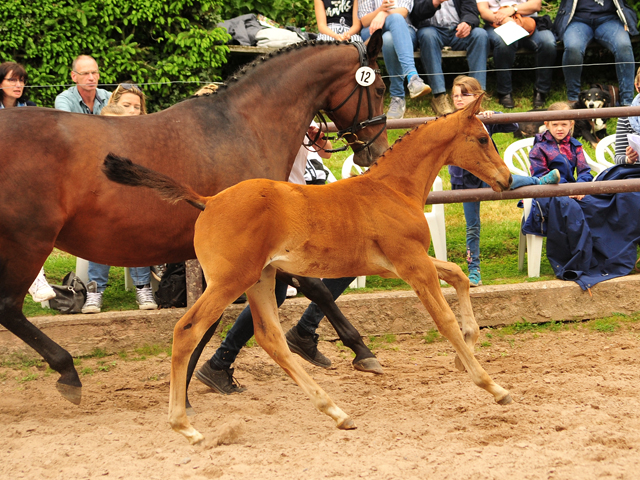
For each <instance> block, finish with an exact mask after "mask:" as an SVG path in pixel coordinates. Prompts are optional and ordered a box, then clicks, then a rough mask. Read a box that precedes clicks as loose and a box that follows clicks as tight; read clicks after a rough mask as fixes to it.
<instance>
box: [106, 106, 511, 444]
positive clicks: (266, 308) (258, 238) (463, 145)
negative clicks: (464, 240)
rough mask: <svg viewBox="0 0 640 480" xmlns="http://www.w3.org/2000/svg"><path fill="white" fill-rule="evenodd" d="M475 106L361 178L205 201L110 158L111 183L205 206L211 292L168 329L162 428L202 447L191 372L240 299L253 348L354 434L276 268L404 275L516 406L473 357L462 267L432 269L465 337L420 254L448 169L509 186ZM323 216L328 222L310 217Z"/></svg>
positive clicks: (476, 372)
mask: <svg viewBox="0 0 640 480" xmlns="http://www.w3.org/2000/svg"><path fill="white" fill-rule="evenodd" d="M481 100H482V99H481V98H479V99H478V100H477V101H476V102H475V103H473V104H470V105H469V106H467V108H465V109H464V110H461V111H458V112H456V113H453V114H450V115H447V116H445V117H442V118H439V119H437V120H436V121H434V122H430V123H428V124H426V125H422V126H420V127H418V128H417V129H415V130H413V131H411V132H410V133H408V134H406V135H405V136H404V137H403V138H402V139H400V140H398V141H397V142H396V144H395V145H394V146H393V147H392V149H390V150H388V151H387V152H386V153H384V154H383V156H382V157H381V158H380V159H379V160H378V161H377V162H376V163H374V165H373V166H372V167H371V168H370V169H369V171H368V172H367V173H366V174H364V175H361V176H358V177H353V178H350V179H346V180H342V181H339V182H336V183H333V184H330V185H324V186H300V185H294V184H291V183H285V182H276V181H271V180H248V181H244V182H242V183H239V184H238V185H235V186H233V187H230V188H228V189H226V190H224V191H223V192H221V193H219V194H217V195H215V196H213V197H202V196H200V195H198V194H197V193H195V192H194V191H193V190H191V189H190V188H189V187H186V186H183V185H181V184H178V183H177V182H175V181H173V180H172V179H170V178H168V177H166V176H164V175H162V174H158V173H156V172H153V171H150V170H148V169H146V168H144V167H141V166H138V165H135V164H132V163H131V162H130V161H128V160H126V159H122V158H119V157H116V156H114V155H111V154H110V155H109V156H108V157H107V159H106V160H105V166H104V167H103V170H104V171H105V173H106V174H107V176H108V177H109V178H110V179H111V180H114V181H116V182H119V183H124V184H128V185H136V186H147V187H150V188H154V189H156V190H157V192H158V193H159V194H160V195H161V196H162V197H164V198H165V199H167V200H170V201H173V202H178V201H180V200H185V201H187V202H188V203H190V204H191V205H193V206H195V207H197V208H200V209H201V210H203V212H202V213H201V214H200V216H199V218H198V220H197V222H196V226H195V250H196V254H197V256H198V259H199V260H200V263H201V264H202V268H203V270H204V274H205V277H206V280H207V289H206V291H205V292H204V294H203V295H202V297H200V299H199V300H198V301H197V303H196V304H195V305H194V306H193V307H192V308H191V309H190V310H189V311H188V312H187V313H186V314H185V315H184V317H182V318H181V319H180V321H179V322H178V323H177V324H176V326H175V329H174V332H173V354H172V358H171V392H170V403H169V422H170V424H171V426H172V427H173V429H174V430H175V431H177V432H180V433H182V434H183V435H184V436H185V437H187V439H188V440H189V441H190V442H191V443H192V444H195V443H198V442H200V441H202V440H203V438H204V437H203V436H202V434H200V433H199V432H198V431H197V430H196V429H195V428H193V427H192V426H191V424H190V423H189V420H188V419H187V415H186V412H185V395H186V391H185V385H186V380H187V364H188V362H189V357H190V356H191V353H192V352H193V350H194V348H195V347H196V345H197V344H198V342H199V341H200V339H201V337H202V335H203V334H204V333H205V332H206V331H207V329H208V328H209V327H210V326H211V325H212V324H213V322H215V320H216V319H217V318H218V317H220V315H221V313H222V312H223V310H224V309H225V308H226V307H227V306H228V305H229V304H231V302H233V300H235V299H236V298H238V297H239V296H240V295H241V294H242V293H243V292H245V291H246V293H247V298H248V300H249V304H250V305H251V311H252V314H253V321H254V326H255V337H256V340H257V342H258V344H260V346H261V347H262V348H264V349H265V351H266V352H267V353H268V354H269V355H270V356H271V357H272V358H273V359H274V360H275V361H276V362H277V363H278V364H279V365H280V366H281V367H282V368H283V369H284V370H285V371H286V372H287V374H288V375H289V376H290V377H291V378H292V379H293V380H294V381H295V382H296V383H297V384H298V385H299V386H300V387H301V388H302V390H303V391H304V392H305V393H306V394H307V395H308V396H309V397H310V398H311V400H312V402H313V404H314V405H315V407H316V408H317V409H318V410H320V411H321V412H323V413H326V414H327V415H329V416H330V417H331V418H333V419H334V420H335V422H336V424H337V426H338V428H342V429H351V428H355V424H354V422H353V420H352V419H351V418H350V417H349V416H348V415H347V414H346V413H344V412H343V411H342V410H341V409H340V408H338V407H337V406H336V405H335V404H334V403H333V401H332V400H331V398H329V396H328V395H327V394H326V393H325V392H324V391H323V390H322V389H321V388H320V386H319V385H318V384H317V383H315V382H314V381H313V379H312V378H311V377H310V376H309V375H308V374H307V373H306V371H305V370H304V369H303V368H302V367H301V366H300V364H299V363H298V362H297V361H296V360H294V358H293V355H292V354H291V352H290V351H289V349H288V348H287V343H286V341H285V338H284V335H283V333H282V329H281V328H280V322H279V320H278V309H277V307H276V302H275V296H274V284H275V274H276V269H282V270H284V271H286V272H291V273H294V274H299V275H305V276H314V277H345V276H353V275H380V276H384V277H400V278H402V279H403V280H405V281H406V282H407V283H408V284H409V285H411V287H412V288H413V289H414V291H415V292H416V294H417V295H418V297H419V298H420V300H421V301H422V303H423V304H424V306H425V307H426V309H427V311H428V312H429V313H430V314H431V317H432V318H433V320H434V322H435V323H436V325H437V327H438V330H439V331H440V333H441V334H442V335H444V336H445V337H446V338H447V339H449V341H450V342H451V343H452V344H453V346H454V348H455V350H456V352H457V354H458V358H459V361H460V362H461V363H462V365H463V366H464V368H466V370H467V372H469V375H470V376H471V378H472V380H473V381H474V383H475V384H476V385H478V386H479V387H481V388H484V389H485V390H487V391H488V392H489V393H491V394H492V395H493V396H494V398H495V400H496V401H497V402H498V403H499V404H503V405H504V404H508V403H510V402H511V397H510V396H509V392H508V391H507V390H505V389H504V388H502V387H500V386H499V385H497V384H496V383H495V382H494V381H493V380H492V379H491V378H490V377H489V375H488V374H487V373H486V372H485V371H484V370H483V368H482V367H481V366H480V364H479V363H478V361H477V360H476V359H475V357H474V356H473V344H474V343H475V340H476V339H477V331H478V326H477V323H476V322H475V319H474V318H473V312H472V311H471V303H470V302H469V301H468V297H469V294H468V289H469V282H468V280H467V279H466V277H465V276H464V275H463V274H462V272H461V270H460V268H459V267H457V266H455V265H453V264H449V263H447V262H438V270H439V271H440V276H441V277H442V278H447V277H448V278H449V279H451V280H452V281H455V282H457V283H458V285H457V287H458V288H459V289H461V288H460V285H464V287H465V291H464V292H463V293H464V294H466V300H465V301H464V302H463V304H464V305H465V306H464V308H463V321H462V323H463V332H464V333H465V336H466V337H467V338H466V339H465V336H463V334H462V333H461V331H460V328H459V327H458V323H457V322H456V318H455V316H454V314H453V312H452V311H451V308H450V307H449V305H448V304H447V302H446V300H445V299H444V296H443V294H442V292H441V289H440V284H439V281H438V273H437V271H436V266H435V265H434V259H432V258H430V257H429V256H428V254H427V251H428V249H429V242H430V241H431V237H430V233H429V227H428V225H427V221H426V220H425V217H424V214H423V212H424V205H425V203H426V199H427V195H428V193H429V190H430V189H431V185H432V183H433V181H434V179H435V177H436V175H437V174H438V172H439V171H440V168H441V167H442V166H443V165H449V164H452V165H457V166H460V167H462V168H464V169H466V170H469V171H470V172H472V173H474V174H475V175H477V176H478V177H480V178H482V179H483V180H484V181H485V182H487V183H488V184H489V185H490V186H491V187H492V188H493V189H494V190H495V191H503V190H506V189H507V188H508V187H509V185H510V183H511V175H510V174H509V170H508V169H507V167H506V166H505V164H504V163H503V161H502V159H501V158H500V155H498V152H497V151H496V149H495V147H494V145H493V142H492V141H491V139H490V137H489V135H488V133H487V131H486V129H485V128H484V126H483V125H482V122H480V120H478V119H477V118H476V113H477V112H478V109H479V107H480V102H481ZM322 209H326V211H327V212H326V215H317V214H314V215H310V214H309V212H312V211H313V212H317V211H318V210H322ZM241 219H248V220H241ZM462 279H464V280H462ZM464 281H466V283H461V282H464ZM465 341H466V343H465Z"/></svg>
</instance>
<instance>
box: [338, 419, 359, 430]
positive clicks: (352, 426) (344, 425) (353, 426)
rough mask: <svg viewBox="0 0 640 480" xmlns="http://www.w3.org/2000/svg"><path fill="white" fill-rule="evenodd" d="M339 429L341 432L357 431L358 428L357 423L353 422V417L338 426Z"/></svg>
mask: <svg viewBox="0 0 640 480" xmlns="http://www.w3.org/2000/svg"><path fill="white" fill-rule="evenodd" d="M338 428H339V429H340V430H355V429H356V428H358V427H356V422H354V421H353V420H351V417H347V418H345V419H344V420H343V421H342V422H340V423H339V424H338Z"/></svg>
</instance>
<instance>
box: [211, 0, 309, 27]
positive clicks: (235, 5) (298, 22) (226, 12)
mask: <svg viewBox="0 0 640 480" xmlns="http://www.w3.org/2000/svg"><path fill="white" fill-rule="evenodd" d="M246 13H255V14H262V15H264V16H265V17H268V18H270V19H271V20H273V21H274V22H276V23H279V24H280V25H283V26H287V25H295V26H298V27H311V28H313V29H314V30H315V27H316V15H315V11H314V9H313V0H226V1H225V2H224V5H223V6H222V11H221V14H222V18H223V19H225V20H228V19H230V18H233V17H237V16H239V15H244V14H246Z"/></svg>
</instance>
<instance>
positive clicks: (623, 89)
mask: <svg viewBox="0 0 640 480" xmlns="http://www.w3.org/2000/svg"><path fill="white" fill-rule="evenodd" d="M594 38H595V39H596V41H597V42H598V43H600V44H601V45H603V46H604V47H606V48H607V49H608V50H609V51H611V53H613V56H614V58H615V61H616V75H617V76H618V85H619V87H620V103H621V104H622V105H631V102H632V101H633V80H634V75H635V72H634V70H635V59H634V56H633V48H632V47H631V39H630V37H629V33H627V32H626V31H625V29H624V26H623V24H622V22H621V21H620V20H619V19H618V17H616V16H613V15H612V16H607V17H602V18H595V19H593V20H585V19H582V18H578V17H574V18H573V19H572V20H571V23H569V25H568V26H567V29H566V30H565V32H564V37H563V39H562V41H563V43H564V54H563V55H562V71H563V72H564V81H565V83H566V85H567V98H568V99H569V100H570V101H575V100H578V95H579V94H580V90H581V82H580V78H581V76H582V62H583V59H584V52H585V50H586V48H587V45H588V44H589V42H590V41H591V40H593V39H594Z"/></svg>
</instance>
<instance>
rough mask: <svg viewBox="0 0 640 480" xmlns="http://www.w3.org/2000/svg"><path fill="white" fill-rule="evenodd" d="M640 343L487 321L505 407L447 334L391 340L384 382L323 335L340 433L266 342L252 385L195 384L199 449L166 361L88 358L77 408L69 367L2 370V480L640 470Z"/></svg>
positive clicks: (620, 336) (635, 332)
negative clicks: (171, 410)
mask: <svg viewBox="0 0 640 480" xmlns="http://www.w3.org/2000/svg"><path fill="white" fill-rule="evenodd" d="M487 333H488V335H487ZM639 338H640V325H637V324H633V323H632V324H626V325H623V327H622V328H620V329H619V330H617V331H615V332H609V333H603V332H599V331H593V330H591V329H589V328H587V327H586V326H584V325H577V326H576V325H574V326H571V327H569V328H568V329H566V330H561V331H556V332H554V331H546V332H542V333H532V332H529V333H523V334H518V335H507V336H504V337H500V336H498V335H496V332H495V331H494V332H493V333H491V331H487V330H483V332H482V334H481V338H480V341H479V345H480V344H482V345H483V346H482V347H480V346H479V347H477V349H476V355H477V358H478V360H479V361H480V363H481V364H482V365H483V366H484V368H485V369H486V370H487V372H489V374H490V375H491V376H492V377H493V378H494V380H496V381H497V382H498V383H499V384H501V385H502V386H504V387H506V388H508V389H510V391H511V395H512V397H513V399H514V403H513V404H511V405H508V406H500V405H497V404H496V403H494V402H493V399H492V397H491V396H490V395H489V394H488V393H486V392H485V391H483V390H481V389H479V388H478V387H476V386H475V385H473V384H472V382H471V380H470V379H469V377H468V376H467V375H466V373H461V372H458V371H457V370H456V369H455V368H454V366H453V359H454V356H453V350H452V347H451V345H450V344H449V343H448V342H444V341H440V342H435V343H425V341H424V340H423V339H422V338H421V337H419V336H416V337H411V336H401V337H397V339H396V341H395V342H393V343H383V344H382V347H379V348H378V349H377V350H376V353H377V355H378V358H379V359H380V360H381V363H382V364H383V366H384V368H385V371H386V374H385V375H383V376H373V375H371V374H363V373H361V372H357V371H355V370H353V368H352V367H351V364H350V361H351V360H350V356H349V354H348V352H345V351H342V350H340V349H339V347H338V346H337V345H336V344H334V343H329V342H321V343H320V349H321V350H322V351H323V352H325V353H326V354H327V355H328V356H329V357H330V358H331V360H332V361H333V364H334V368H333V369H330V370H323V369H320V368H316V367H313V366H310V365H307V364H305V368H306V369H307V371H309V372H310V374H311V375H312V376H313V377H314V379H315V380H316V381H317V382H318V383H319V384H320V385H321V386H322V387H323V388H324V389H325V390H326V391H327V392H328V393H329V394H330V395H331V397H332V398H333V400H334V401H335V402H336V403H337V404H338V405H339V406H340V407H341V408H342V409H343V410H345V411H346V412H347V413H349V414H350V415H352V417H353V418H354V420H355V421H356V424H357V425H358V429H357V430H353V431H341V430H338V429H337V428H335V426H334V425H333V422H332V420H331V419H330V418H329V417H326V416H324V415H322V414H320V413H319V412H317V411H316V410H315V409H314V408H313V407H312V405H311V403H310V401H309V400H308V399H307V398H306V397H305V395H304V394H303V393H302V391H301V390H300V389H299V388H298V387H297V386H296V385H295V384H294V383H293V382H292V381H291V380H290V379H289V378H288V377H287V376H286V375H285V374H284V373H283V372H282V371H281V370H280V369H279V367H277V366H276V365H275V364H274V363H273V362H272V361H271V359H269V358H268V357H267V355H266V354H265V353H264V352H263V351H262V350H261V349H260V348H259V347H255V348H247V349H245V350H243V352H242V353H241V355H240V357H239V359H238V362H237V364H236V367H237V368H236V376H237V378H238V379H239V381H240V382H241V383H242V384H243V385H244V386H246V387H247V391H246V392H244V393H242V394H239V395H231V396H222V395H219V394H215V393H212V392H211V391H210V390H209V389H208V388H207V387H206V386H204V385H202V384H201V383H199V382H198V381H196V380H194V382H193V384H192V386H191V388H190V397H191V401H192V403H193V405H194V407H195V408H196V410H197V411H198V415H197V416H195V417H193V419H192V421H193V424H194V426H195V427H196V428H197V429H199V430H200V431H201V432H202V433H203V434H204V435H205V437H206V440H205V443H204V445H201V446H190V445H189V444H188V442H187V441H186V440H185V439H184V438H183V437H181V436H180V435H178V434H176V433H174V432H173V431H171V429H170V428H169V426H168V423H167V401H168V393H169V385H168V372H169V367H170V359H169V358H168V357H167V356H166V355H165V354H160V355H155V356H151V357H149V358H147V359H146V360H139V359H138V360H133V359H134V358H136V357H137V356H138V355H136V354H135V353H131V354H130V355H129V356H128V359H126V360H125V359H123V358H120V357H118V356H110V357H106V358H101V359H97V358H91V359H82V360H81V364H80V365H79V366H78V367H77V368H78V370H79V371H84V372H85V373H84V374H83V375H82V380H83V383H84V397H83V401H82V404H81V405H80V406H79V407H78V406H74V405H72V404H70V403H68V402H66V401H65V400H63V399H62V398H61V397H60V396H59V395H58V394H57V392H56V389H55V386H54V383H55V381H56V380H57V375H56V374H54V373H49V374H48V373H46V372H45V370H44V368H42V367H41V368H37V367H26V368H23V369H19V368H18V367H15V366H14V367H11V366H7V364H6V363H5V364H4V366H2V367H0V432H1V434H2V436H3V441H2V447H1V448H2V462H0V478H2V479H16V478H26V479H65V480H68V479H85V478H88V479H98V478H113V479H144V480H153V479H172V480H173V479H194V480H195V479H216V478H220V479H245V478H246V479H262V480H270V479H274V480H275V479H278V480H281V479H290V478H291V479H294V478H295V479H297V478H300V479H305V480H312V479H320V478H323V479H324V478H360V477H362V478H369V479H402V480H406V479H414V478H415V479H425V478H429V479H461V478H470V479H485V478H486V479H505V480H506V479H509V480H513V479H567V480H569V479H571V480H574V479H590V478H594V479H595V478H604V479H608V478H612V479H633V478H638V476H639V475H640V474H639V473H638V472H640V452H639V448H640V419H639V418H640V398H639V396H640V395H639V389H638V385H639V384H640V382H639V380H640V378H639V377H640V361H639V359H640V348H639V347H638V339H639ZM216 341H217V342H219V339H217V340H215V341H214V345H213V346H212V347H210V348H208V349H207V351H206V352H205V354H207V358H208V356H209V355H211V354H212V353H213V351H214V349H215V346H216V345H215V343H216ZM90 372H93V373H90ZM34 376H37V378H36V379H34V380H28V381H21V382H19V381H18V380H17V379H20V380H22V379H28V378H33V377H34Z"/></svg>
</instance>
